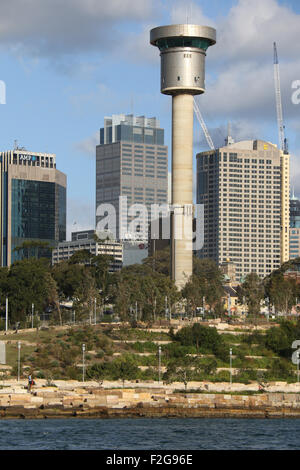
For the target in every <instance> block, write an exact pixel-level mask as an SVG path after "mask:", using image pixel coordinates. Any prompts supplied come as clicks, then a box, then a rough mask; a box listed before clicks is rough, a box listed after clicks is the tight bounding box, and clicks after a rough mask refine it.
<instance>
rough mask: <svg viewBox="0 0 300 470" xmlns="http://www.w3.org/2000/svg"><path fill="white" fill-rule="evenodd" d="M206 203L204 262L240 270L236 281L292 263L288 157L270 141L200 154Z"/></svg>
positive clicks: (230, 144) (200, 193)
mask: <svg viewBox="0 0 300 470" xmlns="http://www.w3.org/2000/svg"><path fill="white" fill-rule="evenodd" d="M197 203H198V204H204V246H203V249H202V250H201V251H200V252H199V256H200V257H201V258H211V259H214V260H215V261H216V262H217V264H218V265H219V266H220V265H222V264H223V263H224V262H226V261H227V260H228V259H229V260H230V261H231V262H233V263H235V265H236V281H237V282H240V281H242V280H243V278H244V277H245V276H246V275H247V274H248V273H250V272H256V273H257V274H258V275H259V276H260V277H262V278H263V277H265V276H266V275H268V274H270V272H272V271H273V270H274V269H277V268H279V267H280V265H281V263H283V262H285V261H287V260H288V258H289V155H288V154H285V153H283V152H282V151H281V150H279V149H278V148H277V146H276V145H273V144H271V143H269V142H264V141H261V140H254V141H253V140H249V141H242V142H237V143H234V141H233V139H232V138H231V137H228V138H227V139H226V145H225V146H224V147H222V148H219V149H217V150H211V151H207V152H202V153H199V154H198V155H197Z"/></svg>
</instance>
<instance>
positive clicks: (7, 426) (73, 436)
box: [0, 418, 300, 450]
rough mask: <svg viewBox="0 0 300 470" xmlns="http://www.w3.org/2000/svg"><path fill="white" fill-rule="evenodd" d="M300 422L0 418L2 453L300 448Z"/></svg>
mask: <svg viewBox="0 0 300 470" xmlns="http://www.w3.org/2000/svg"><path fill="white" fill-rule="evenodd" d="M299 437H300V419H299V420H298V419H272V420H268V419H219V418H218V419H197V418H194V419H191V418H190V419H166V418H161V419H142V418H140V419H78V418H76V419H45V420H0V449H6V450H11V449H18V450H46V449H49V450H76V449H78V450H101V449H108V450H109V449H115V450H125V449H128V450H132V449H135V450H138V449H145V450H147V449H157V450H160V449H161V450H162V449H166V450H173V449H175V450H176V449H179V450H180V449H185V450H196V449H207V450H214V449H219V450H221V449H224V450H225V449H288V450H292V449H299V448H300V439H299Z"/></svg>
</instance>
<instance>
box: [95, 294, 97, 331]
mask: <svg viewBox="0 0 300 470" xmlns="http://www.w3.org/2000/svg"><path fill="white" fill-rule="evenodd" d="M96 309H97V299H96V297H95V325H97V310H96Z"/></svg>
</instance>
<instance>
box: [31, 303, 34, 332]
mask: <svg viewBox="0 0 300 470" xmlns="http://www.w3.org/2000/svg"><path fill="white" fill-rule="evenodd" d="M33 316H34V304H31V328H33Z"/></svg>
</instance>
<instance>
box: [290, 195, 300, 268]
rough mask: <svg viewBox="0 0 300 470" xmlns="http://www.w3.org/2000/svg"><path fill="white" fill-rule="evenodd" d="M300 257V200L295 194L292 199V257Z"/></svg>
mask: <svg viewBox="0 0 300 470" xmlns="http://www.w3.org/2000/svg"><path fill="white" fill-rule="evenodd" d="M299 257H300V201H299V199H298V198H296V197H295V195H294V194H293V196H292V198H291V200H290V259H295V258H299Z"/></svg>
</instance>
